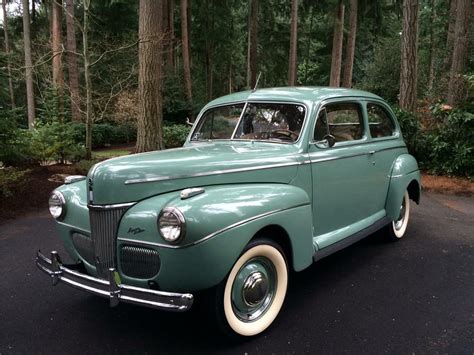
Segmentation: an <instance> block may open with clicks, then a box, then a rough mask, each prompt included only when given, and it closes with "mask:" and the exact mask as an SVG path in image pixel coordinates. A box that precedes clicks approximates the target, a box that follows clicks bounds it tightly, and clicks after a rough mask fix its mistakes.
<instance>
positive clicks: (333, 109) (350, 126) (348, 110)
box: [326, 102, 364, 143]
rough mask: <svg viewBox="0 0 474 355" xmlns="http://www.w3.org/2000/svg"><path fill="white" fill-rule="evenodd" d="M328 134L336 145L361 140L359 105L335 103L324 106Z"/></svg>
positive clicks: (361, 129)
mask: <svg viewBox="0 0 474 355" xmlns="http://www.w3.org/2000/svg"><path fill="white" fill-rule="evenodd" d="M326 111H327V121H328V128H329V134H331V135H332V136H334V138H335V141H336V143H337V142H345V141H353V140H358V139H361V138H362V137H363V135H364V124H363V122H364V121H363V119H362V111H361V108H360V105H358V104H356V103H349V102H348V103H337V104H329V105H327V106H326Z"/></svg>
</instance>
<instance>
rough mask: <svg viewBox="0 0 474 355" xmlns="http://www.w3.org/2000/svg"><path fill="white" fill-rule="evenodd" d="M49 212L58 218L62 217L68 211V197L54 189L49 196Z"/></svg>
mask: <svg viewBox="0 0 474 355" xmlns="http://www.w3.org/2000/svg"><path fill="white" fill-rule="evenodd" d="M49 212H50V213H51V216H53V217H54V218H56V219H62V218H63V217H64V214H65V213H66V199H65V198H64V195H63V194H62V193H60V192H59V191H53V193H52V194H51V195H50V196H49Z"/></svg>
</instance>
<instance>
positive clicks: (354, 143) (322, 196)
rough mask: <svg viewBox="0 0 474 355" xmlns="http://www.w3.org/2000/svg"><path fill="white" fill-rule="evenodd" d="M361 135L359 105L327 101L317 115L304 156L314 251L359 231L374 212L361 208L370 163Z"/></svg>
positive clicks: (366, 206) (364, 202) (367, 188)
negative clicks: (307, 159)
mask: <svg viewBox="0 0 474 355" xmlns="http://www.w3.org/2000/svg"><path fill="white" fill-rule="evenodd" d="M366 132H367V130H366V127H365V123H364V119H363V109H362V105H361V104H360V102H358V101H356V100H354V101H336V102H329V103H327V104H325V105H324V106H323V107H322V109H321V110H320V112H319V114H318V117H317V121H316V125H315V130H314V134H313V141H312V142H311V143H310V147H309V157H310V161H311V171H312V178H313V225H314V235H315V242H316V243H317V245H318V248H319V249H322V248H325V247H327V246H329V245H331V244H333V243H336V242H338V241H340V240H342V239H344V238H345V237H347V236H349V235H351V234H353V233H355V232H357V231H358V230H357V229H359V230H360V229H362V228H365V224H367V223H368V220H367V219H368V218H369V217H370V216H371V215H372V214H374V213H375V209H376V207H373V206H371V204H370V203H367V202H368V201H367V196H370V194H371V186H370V185H371V184H370V179H368V176H370V171H371V168H372V164H371V152H370V151H368V148H367V147H368V145H367V144H364V143H366V141H367V134H366ZM370 224H371V223H370ZM370 224H369V225H370Z"/></svg>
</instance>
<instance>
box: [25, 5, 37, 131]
mask: <svg viewBox="0 0 474 355" xmlns="http://www.w3.org/2000/svg"><path fill="white" fill-rule="evenodd" d="M22 4H23V42H24V49H25V78H26V100H27V105H28V127H29V128H30V129H33V127H34V124H35V119H36V116H35V92H34V90H33V63H32V60H31V37H30V11H29V9H30V6H29V1H28V0H22Z"/></svg>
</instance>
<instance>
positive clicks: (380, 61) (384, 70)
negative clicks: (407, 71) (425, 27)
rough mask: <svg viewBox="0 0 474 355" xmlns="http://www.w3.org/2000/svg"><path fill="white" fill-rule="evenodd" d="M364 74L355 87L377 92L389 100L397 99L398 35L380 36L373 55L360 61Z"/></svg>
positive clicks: (398, 74) (398, 77) (398, 71)
mask: <svg viewBox="0 0 474 355" xmlns="http://www.w3.org/2000/svg"><path fill="white" fill-rule="evenodd" d="M362 68H363V69H362V70H363V72H364V76H363V78H362V80H361V81H360V83H358V84H357V88H360V89H363V90H367V91H370V92H373V93H374V94H377V95H379V96H381V97H383V98H384V99H386V100H388V101H390V102H397V101H398V92H399V80H400V37H399V36H397V37H393V38H381V39H379V41H378V42H377V43H376V45H375V48H374V54H373V57H372V58H371V57H368V58H367V59H364V60H363V61H362Z"/></svg>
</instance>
